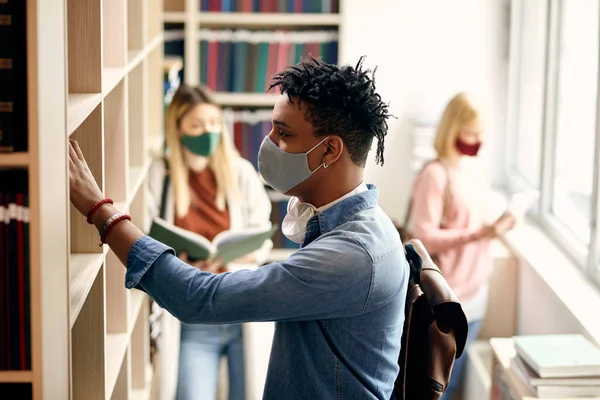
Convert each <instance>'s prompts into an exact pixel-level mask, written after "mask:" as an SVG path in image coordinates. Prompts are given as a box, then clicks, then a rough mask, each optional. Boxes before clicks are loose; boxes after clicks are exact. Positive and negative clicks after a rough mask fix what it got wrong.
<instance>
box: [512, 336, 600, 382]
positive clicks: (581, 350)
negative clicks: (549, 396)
mask: <svg viewBox="0 0 600 400" xmlns="http://www.w3.org/2000/svg"><path fill="white" fill-rule="evenodd" d="M514 341H515V350H516V351H517V354H518V355H519V357H521V359H522V360H523V361H524V362H525V364H527V365H528V366H529V367H530V368H531V369H532V370H533V371H534V372H535V373H536V374H537V375H538V376H539V377H540V378H582V377H589V376H595V377H600V350H599V349H598V348H597V347H596V346H595V345H594V344H592V343H591V342H590V341H589V340H588V339H586V338H585V337H584V336H583V335H579V334H562V335H561V334H558V335H532V336H517V337H515V338H514Z"/></svg>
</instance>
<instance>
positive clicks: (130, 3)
mask: <svg viewBox="0 0 600 400" xmlns="http://www.w3.org/2000/svg"><path fill="white" fill-rule="evenodd" d="M26 1H27V56H28V72H27V76H28V118H29V132H28V139H29V149H28V151H27V152H21V153H12V154H0V167H20V168H27V169H28V171H29V198H30V204H29V207H30V219H31V223H30V232H31V240H30V259H31V261H30V265H31V267H30V274H31V286H30V296H31V298H30V301H31V337H32V339H31V355H32V367H31V370H30V371H0V393H2V391H3V386H2V385H3V384H7V383H26V384H30V385H31V398H33V399H36V400H41V399H80V398H85V399H102V400H105V399H118V400H121V399H124V400H127V399H146V400H147V399H149V398H150V388H151V386H150V383H151V382H150V380H151V378H152V368H151V366H150V358H149V352H150V346H149V337H148V330H147V326H148V325H147V324H148V321H147V320H148V313H149V310H148V307H147V303H148V302H147V296H146V295H145V294H143V293H142V292H139V291H135V290H134V291H128V290H126V289H125V288H124V276H125V269H124V268H123V266H122V265H121V264H120V262H119V261H118V260H117V259H116V257H115V256H114V254H112V252H110V251H109V249H108V248H107V247H106V246H103V247H99V246H98V241H99V238H98V233H97V231H96V230H95V228H94V227H92V226H90V225H88V224H87V223H86V221H85V218H83V217H82V216H80V215H79V214H78V213H77V212H76V210H74V208H73V207H72V206H71V205H70V202H69V185H68V183H69V180H68V163H67V162H66V160H67V157H68V153H67V148H68V146H67V143H68V139H69V138H73V139H76V140H77V141H78V142H79V144H80V146H81V148H82V151H83V152H84V154H85V156H86V159H87V160H88V163H89V165H90V169H91V171H92V173H93V174H94V177H95V178H96V180H97V181H98V184H99V185H100V186H101V188H102V189H103V190H105V192H106V194H107V195H108V196H109V197H112V198H113V199H114V200H115V202H116V205H117V206H118V207H120V208H121V209H122V210H123V211H128V212H130V213H131V214H132V216H135V219H136V220H137V221H141V222H144V220H145V218H146V212H147V211H146V209H147V204H146V202H145V195H144V191H145V188H146V176H147V173H148V169H149V166H150V164H151V161H152V158H151V153H150V152H151V151H155V149H156V148H159V147H160V146H161V144H162V138H161V136H162V133H163V132H162V126H163V116H162V92H163V83H162V59H163V48H162V47H163V46H162V43H163V33H162V23H163V16H162V10H163V0H103V1H97V0H43V1H42V0H26ZM48 66H51V67H48ZM157 103H158V104H157ZM150 113H152V115H150ZM0 397H2V396H0Z"/></svg>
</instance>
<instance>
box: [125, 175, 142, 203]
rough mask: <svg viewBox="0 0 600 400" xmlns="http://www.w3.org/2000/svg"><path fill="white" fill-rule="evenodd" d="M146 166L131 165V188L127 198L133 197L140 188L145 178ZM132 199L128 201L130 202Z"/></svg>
mask: <svg viewBox="0 0 600 400" xmlns="http://www.w3.org/2000/svg"><path fill="white" fill-rule="evenodd" d="M145 172H146V168H144V167H129V190H128V193H127V198H128V199H131V198H133V196H135V194H136V193H137V192H138V190H140V187H141V186H142V182H143V181H144V178H145V175H146V174H145ZM129 202H130V201H128V203H129Z"/></svg>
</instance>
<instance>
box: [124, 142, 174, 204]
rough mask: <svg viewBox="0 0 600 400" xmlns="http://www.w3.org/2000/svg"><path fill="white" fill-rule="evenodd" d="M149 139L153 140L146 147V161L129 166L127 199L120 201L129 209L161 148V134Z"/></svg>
mask: <svg viewBox="0 0 600 400" xmlns="http://www.w3.org/2000/svg"><path fill="white" fill-rule="evenodd" d="M151 140H153V141H152V142H151V143H150V146H149V147H148V155H149V157H148V161H146V163H145V164H144V165H143V166H129V172H130V174H131V175H129V184H130V187H129V188H127V200H126V201H125V203H122V204H123V206H124V207H126V208H127V209H129V207H130V206H131V203H132V202H133V199H134V198H135V196H136V194H137V192H138V191H139V190H140V188H141V187H142V183H143V182H144V180H145V179H146V176H147V175H148V171H149V170H150V166H151V165H152V163H153V162H154V160H155V158H156V157H157V156H158V154H159V153H160V152H161V150H162V146H163V143H164V137H163V136H159V137H156V138H155V139H151ZM132 172H133V173H132Z"/></svg>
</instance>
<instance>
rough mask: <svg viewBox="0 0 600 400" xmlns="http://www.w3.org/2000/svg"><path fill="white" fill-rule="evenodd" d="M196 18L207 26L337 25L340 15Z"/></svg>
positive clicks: (228, 14) (254, 14) (225, 14)
mask: <svg viewBox="0 0 600 400" xmlns="http://www.w3.org/2000/svg"><path fill="white" fill-rule="evenodd" d="M183 14H184V18H185V13H183ZM177 16H178V17H180V15H177ZM196 20H197V22H198V24H200V25H201V26H202V25H204V26H207V27H221V26H237V27H277V26H282V27H288V26H338V25H340V21H341V16H340V14H324V13H261V12H252V13H250V12H200V13H198V14H197V16H196ZM172 22H182V21H181V20H178V21H172Z"/></svg>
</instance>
